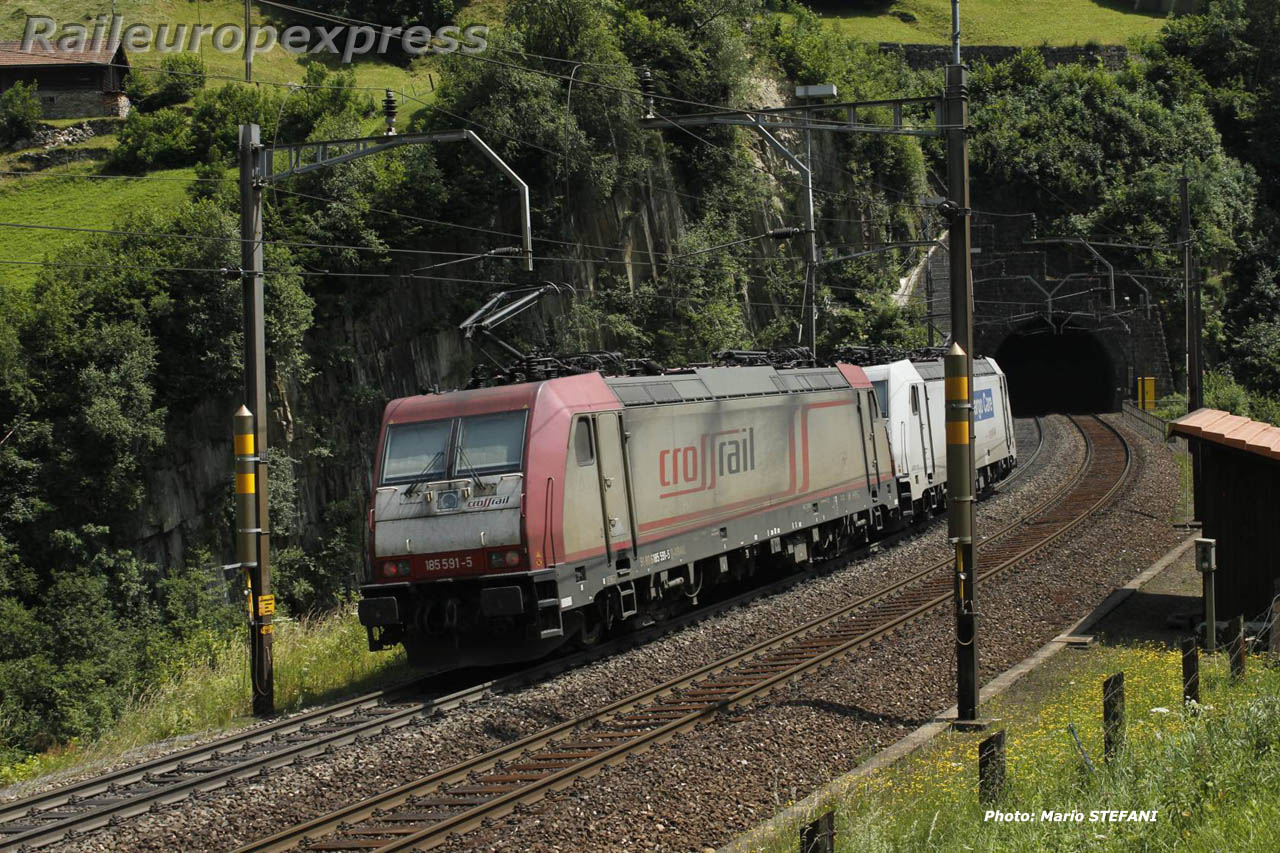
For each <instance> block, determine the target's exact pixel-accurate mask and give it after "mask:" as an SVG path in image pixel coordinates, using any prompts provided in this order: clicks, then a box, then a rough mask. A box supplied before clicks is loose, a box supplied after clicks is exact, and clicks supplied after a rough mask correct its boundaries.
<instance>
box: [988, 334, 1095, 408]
mask: <svg viewBox="0 0 1280 853" xmlns="http://www.w3.org/2000/svg"><path fill="white" fill-rule="evenodd" d="M995 359H996V361H997V362H998V363H999V364H1000V368H1001V369H1002V370H1004V372H1005V375H1006V376H1007V377H1008V379H1009V396H1010V397H1012V398H1013V412H1014V414H1015V415H1019V416H1027V415H1043V414H1047V413H1050V412H1063V413H1075V414H1085V413H1091V412H1108V411H1111V408H1112V405H1113V403H1112V388H1111V386H1112V384H1113V378H1112V377H1113V370H1112V364H1111V359H1110V357H1109V356H1108V355H1107V351H1106V350H1105V349H1104V348H1103V346H1102V344H1101V343H1100V342H1099V341H1098V339H1097V338H1096V337H1094V336H1093V334H1092V333H1090V332H1086V331H1083V330H1080V329H1071V328H1068V329H1065V330H1063V331H1062V332H1061V333H1057V334H1055V332H1054V330H1053V329H1051V328H1050V327H1049V326H1048V324H1037V325H1035V326H1031V327H1027V328H1024V329H1021V330H1019V331H1017V332H1014V333H1013V334H1012V335H1010V336H1009V337H1007V338H1005V340H1004V342H1003V343H1001V344H1000V348H999V349H997V350H996V353H995Z"/></svg>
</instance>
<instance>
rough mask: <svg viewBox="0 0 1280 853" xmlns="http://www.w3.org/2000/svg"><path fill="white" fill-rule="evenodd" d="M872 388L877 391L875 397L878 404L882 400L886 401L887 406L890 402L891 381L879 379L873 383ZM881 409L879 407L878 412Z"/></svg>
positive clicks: (877, 407)
mask: <svg viewBox="0 0 1280 853" xmlns="http://www.w3.org/2000/svg"><path fill="white" fill-rule="evenodd" d="M871 387H872V388H874V389H875V394H874V395H873V396H874V397H875V399H876V402H877V403H879V401H880V400H884V401H885V403H886V404H887V403H888V402H889V380H887V379H877V380H876V381H875V382H872V383H871ZM879 409H880V406H879V405H877V406H876V410H877V411H878V410H879Z"/></svg>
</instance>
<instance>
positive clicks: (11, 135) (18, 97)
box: [0, 83, 41, 145]
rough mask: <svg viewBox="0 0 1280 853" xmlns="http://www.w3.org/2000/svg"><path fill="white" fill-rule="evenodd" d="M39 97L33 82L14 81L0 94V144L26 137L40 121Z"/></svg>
mask: <svg viewBox="0 0 1280 853" xmlns="http://www.w3.org/2000/svg"><path fill="white" fill-rule="evenodd" d="M40 116H41V109H40V98H38V97H37V96H36V84H35V83H14V84H13V86H11V87H10V88H9V89H8V91H6V92H5V93H4V94H3V95H0V145H8V144H10V143H12V142H16V141H17V140H19V139H26V138H27V137H29V136H31V134H33V133H34V132H35V129H36V123H37V122H39V121H40Z"/></svg>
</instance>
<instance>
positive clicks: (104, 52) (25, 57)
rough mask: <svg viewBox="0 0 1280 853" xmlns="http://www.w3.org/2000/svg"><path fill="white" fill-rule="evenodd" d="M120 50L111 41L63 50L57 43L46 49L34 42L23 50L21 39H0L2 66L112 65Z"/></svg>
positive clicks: (0, 65) (0, 61)
mask: <svg viewBox="0 0 1280 853" xmlns="http://www.w3.org/2000/svg"><path fill="white" fill-rule="evenodd" d="M119 51H120V46H119V45H115V46H114V49H113V46H112V45H111V44H110V43H104V44H102V45H101V46H100V47H99V48H98V49H97V50H95V49H94V45H93V43H92V42H90V43H89V44H88V45H86V46H85V49H84V50H61V49H59V48H58V47H57V45H53V49H52V50H46V49H45V48H44V47H43V46H41V45H39V44H32V45H31V49H30V50H23V48H22V42H20V41H0V68H33V67H37V66H61V67H66V66H72V65H110V64H111V63H112V62H113V61H114V57H115V55H116V53H118V52H119Z"/></svg>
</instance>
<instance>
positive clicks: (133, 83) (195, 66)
mask: <svg viewBox="0 0 1280 853" xmlns="http://www.w3.org/2000/svg"><path fill="white" fill-rule="evenodd" d="M204 83H205V67H204V60H203V59H201V58H200V55H199V54H198V53H175V54H172V55H170V56H166V57H165V58H164V59H161V60H160V70H159V71H158V72H155V73H148V72H145V71H132V72H130V73H129V78H128V80H126V81H125V94H126V95H128V96H129V101H130V102H131V103H132V104H133V106H134V107H135V108H136V109H138V110H140V111H141V112H144V113H151V112H155V111H156V110H159V109H163V108H165V107H171V106H173V105H174V104H181V103H183V102H185V101H189V100H191V99H192V98H193V97H195V94H196V93H197V92H199V91H200V90H201V89H203V88H204Z"/></svg>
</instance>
